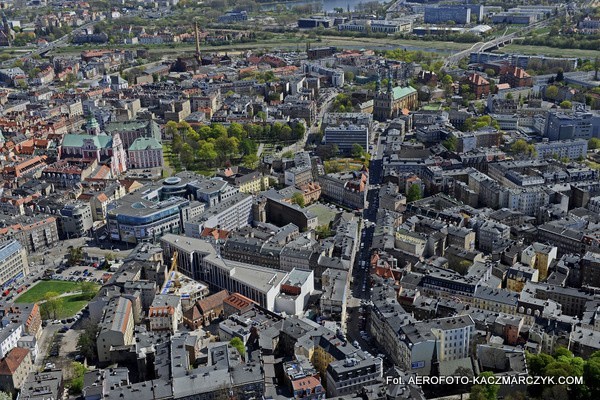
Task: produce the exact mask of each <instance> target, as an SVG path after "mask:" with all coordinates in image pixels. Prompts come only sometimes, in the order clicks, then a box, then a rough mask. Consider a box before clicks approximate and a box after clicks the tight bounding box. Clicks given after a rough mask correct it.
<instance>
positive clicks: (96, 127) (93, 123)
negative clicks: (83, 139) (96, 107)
mask: <svg viewBox="0 0 600 400" xmlns="http://www.w3.org/2000/svg"><path fill="white" fill-rule="evenodd" d="M85 131H86V132H87V134H88V135H92V136H98V135H99V134H100V124H98V121H97V120H96V118H95V117H94V114H92V113H90V115H89V116H88V119H87V122H86V124H85Z"/></svg>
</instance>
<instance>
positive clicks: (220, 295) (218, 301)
mask: <svg viewBox="0 0 600 400" xmlns="http://www.w3.org/2000/svg"><path fill="white" fill-rule="evenodd" d="M229 297H230V295H229V292H227V290H221V291H220V292H217V293H215V294H213V295H210V296H208V297H206V298H204V299H202V300H198V301H197V302H196V304H194V306H193V307H192V308H190V309H189V310H187V311H185V312H184V313H183V323H184V324H185V325H186V326H187V327H188V328H189V329H198V328H199V327H201V326H203V325H209V324H210V323H211V322H212V321H213V320H214V319H216V318H220V317H222V316H223V303H224V301H225V299H227V298H229Z"/></svg>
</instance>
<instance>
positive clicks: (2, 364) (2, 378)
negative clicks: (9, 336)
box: [0, 347, 33, 396]
mask: <svg viewBox="0 0 600 400" xmlns="http://www.w3.org/2000/svg"><path fill="white" fill-rule="evenodd" d="M32 371H33V361H32V359H31V354H30V352H29V350H28V349H24V348H22V347H15V348H14V349H12V350H11V351H10V352H9V353H8V354H7V355H6V357H4V358H3V359H2V360H1V361H0V390H2V391H3V392H6V393H10V394H12V395H13V396H15V395H16V393H17V391H18V390H20V389H21V387H22V386H23V383H24V382H25V380H26V379H27V375H29V373H30V372H32Z"/></svg>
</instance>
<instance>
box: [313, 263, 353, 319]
mask: <svg viewBox="0 0 600 400" xmlns="http://www.w3.org/2000/svg"><path fill="white" fill-rule="evenodd" d="M348 286H349V279H348V272H347V271H341V270H336V269H333V268H328V269H326V270H325V271H324V272H323V274H322V276H321V287H322V289H321V290H322V291H323V295H322V296H321V297H320V299H319V310H320V311H321V313H322V314H323V315H324V316H327V317H328V318H329V319H331V320H333V321H340V322H342V326H343V325H344V324H345V319H346V302H347V295H348V290H349V288H348Z"/></svg>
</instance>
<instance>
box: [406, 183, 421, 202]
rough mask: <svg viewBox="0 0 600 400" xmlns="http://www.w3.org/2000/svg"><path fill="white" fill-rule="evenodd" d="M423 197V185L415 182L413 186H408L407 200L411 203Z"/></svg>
mask: <svg viewBox="0 0 600 400" xmlns="http://www.w3.org/2000/svg"><path fill="white" fill-rule="evenodd" d="M422 198H423V193H422V192H421V185H418V184H416V183H413V184H412V186H411V187H410V188H408V193H407V194H406V201H407V202H409V203H411V202H413V201H417V200H420V199H422Z"/></svg>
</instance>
